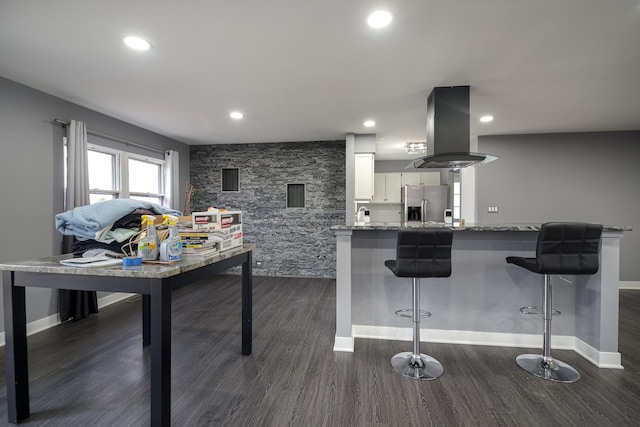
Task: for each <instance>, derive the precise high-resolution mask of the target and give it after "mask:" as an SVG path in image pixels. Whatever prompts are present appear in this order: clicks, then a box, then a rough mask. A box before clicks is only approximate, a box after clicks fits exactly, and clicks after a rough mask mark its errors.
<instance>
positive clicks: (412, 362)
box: [391, 351, 444, 380]
mask: <svg viewBox="0 0 640 427" xmlns="http://www.w3.org/2000/svg"><path fill="white" fill-rule="evenodd" d="M391 366H393V369H395V371H396V372H397V373H399V374H401V375H403V376H405V377H407V378H411V379H413V380H435V379H436V378H438V377H439V376H440V375H442V373H443V372H444V368H443V367H442V365H441V364H440V362H438V361H437V360H436V359H434V358H433V357H431V356H428V355H426V354H424V353H420V354H414V353H412V352H410V351H403V352H402V353H398V354H396V355H395V356H393V357H392V358H391Z"/></svg>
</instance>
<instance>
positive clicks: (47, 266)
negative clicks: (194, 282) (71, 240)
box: [0, 245, 256, 279]
mask: <svg viewBox="0 0 640 427" xmlns="http://www.w3.org/2000/svg"><path fill="white" fill-rule="evenodd" d="M255 248H256V247H255V245H243V246H239V247H237V248H233V249H228V250H226V251H223V252H220V253H219V254H216V255H214V256H212V257H209V258H204V259H198V260H183V261H179V262H175V263H170V264H164V263H163V264H159V263H158V264H154V263H143V264H142V265H141V266H140V267H129V268H127V269H125V268H124V267H122V265H113V266H107V267H69V266H66V265H62V264H60V260H61V259H67V258H72V256H71V255H59V256H53V257H48V258H39V259H33V260H24V261H13V262H11V261H7V262H0V270H10V271H24V272H29V273H53V274H77V275H86V276H109V277H137V278H153V279H162V278H165V277H171V276H175V275H178V274H180V273H184V272H187V271H190V270H195V269H196V268H199V267H204V266H205V265H209V264H213V263H216V262H218V261H221V260H223V259H227V258H231V257H233V256H235V255H240V254H242V253H245V252H249V251H252V250H254V249H255Z"/></svg>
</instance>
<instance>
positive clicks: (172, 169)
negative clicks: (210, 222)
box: [164, 150, 187, 215]
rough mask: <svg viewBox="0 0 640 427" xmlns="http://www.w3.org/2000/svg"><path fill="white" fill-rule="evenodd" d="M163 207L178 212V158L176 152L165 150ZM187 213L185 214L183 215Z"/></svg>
mask: <svg viewBox="0 0 640 427" xmlns="http://www.w3.org/2000/svg"><path fill="white" fill-rule="evenodd" d="M164 160H165V165H164V185H165V198H164V206H166V207H168V208H171V209H175V210H177V211H179V210H180V206H178V204H179V203H180V187H179V185H178V184H179V183H180V156H179V153H178V152H177V151H173V150H167V151H165V153H164ZM186 214H187V213H186V212H185V213H184V215H186Z"/></svg>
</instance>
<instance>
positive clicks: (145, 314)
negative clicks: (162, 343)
mask: <svg viewBox="0 0 640 427" xmlns="http://www.w3.org/2000/svg"><path fill="white" fill-rule="evenodd" d="M150 317H151V295H147V294H143V295H142V346H143V347H146V346H148V345H149V344H151V326H150V325H151V322H150Z"/></svg>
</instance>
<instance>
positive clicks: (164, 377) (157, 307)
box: [150, 279, 171, 427]
mask: <svg viewBox="0 0 640 427" xmlns="http://www.w3.org/2000/svg"><path fill="white" fill-rule="evenodd" d="M150 302H151V304H150V306H151V310H150V311H151V319H150V320H151V325H150V326H151V329H150V330H151V425H152V426H155V427H157V426H169V425H170V423H171V291H170V290H169V284H168V283H165V282H164V281H163V280H161V279H157V280H154V283H153V285H152V290H151V298H150Z"/></svg>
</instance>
